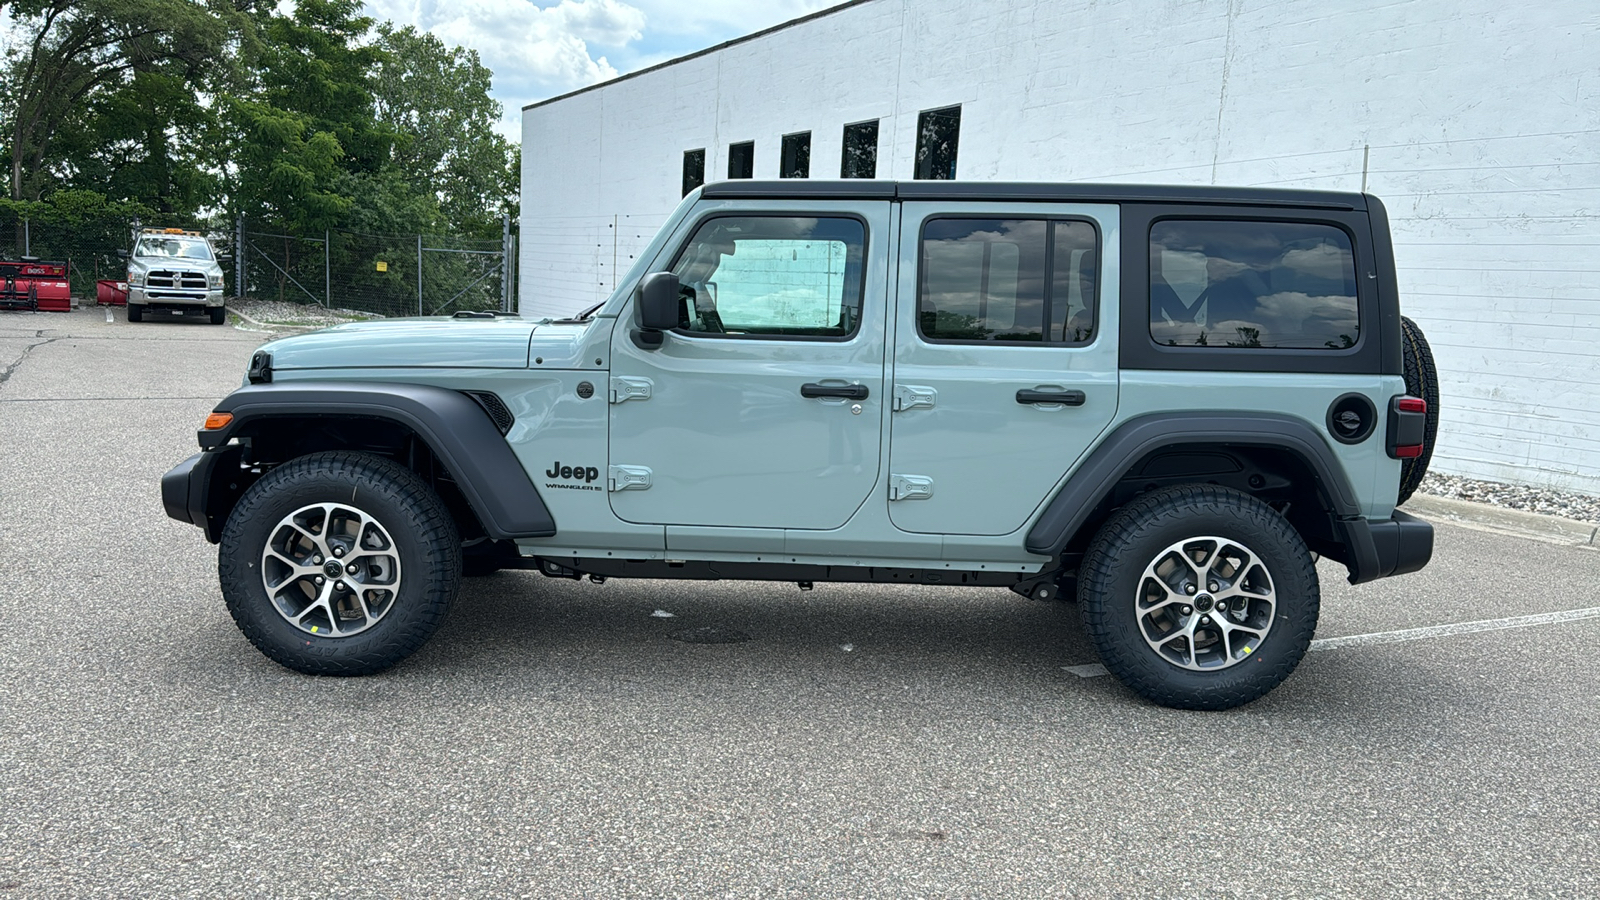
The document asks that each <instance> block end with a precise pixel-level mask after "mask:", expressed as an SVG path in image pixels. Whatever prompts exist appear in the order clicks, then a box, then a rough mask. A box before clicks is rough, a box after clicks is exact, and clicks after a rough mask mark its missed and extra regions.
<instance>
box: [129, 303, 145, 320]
mask: <svg viewBox="0 0 1600 900" xmlns="http://www.w3.org/2000/svg"><path fill="white" fill-rule="evenodd" d="M128 321H129V322H143V321H144V304H143V303H129V304H128Z"/></svg>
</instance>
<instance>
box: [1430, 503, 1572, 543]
mask: <svg viewBox="0 0 1600 900" xmlns="http://www.w3.org/2000/svg"><path fill="white" fill-rule="evenodd" d="M1404 509H1405V511H1406V512H1410V513H1416V514H1417V515H1420V516H1422V517H1423V518H1425V519H1431V520H1434V521H1441V520H1442V521H1446V522H1451V523H1454V524H1457V525H1464V526H1466V527H1468V528H1480V529H1483V530H1485V531H1495V532H1499V533H1502V534H1510V535H1513V536H1516V537H1528V538H1534V539H1535V540H1541V541H1547V542H1550V543H1556V544H1565V545H1568V546H1579V547H1594V548H1596V549H1600V526H1597V525H1596V524H1595V523H1593V522H1580V521H1578V520H1577V519H1564V518H1562V517H1560V516H1547V515H1544V514H1542V513H1531V512H1523V511H1522V510H1520V509H1507V508H1505V507H1503V506H1490V505H1489V504H1487V503H1475V502H1473V501H1471V500H1454V499H1451V498H1448V497H1435V496H1432V495H1430V494H1415V495H1413V496H1412V498H1411V499H1410V500H1408V501H1406V505H1405V507H1404Z"/></svg>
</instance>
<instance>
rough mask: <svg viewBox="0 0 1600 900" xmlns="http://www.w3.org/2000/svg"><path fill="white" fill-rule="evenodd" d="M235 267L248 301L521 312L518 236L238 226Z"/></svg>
mask: <svg viewBox="0 0 1600 900" xmlns="http://www.w3.org/2000/svg"><path fill="white" fill-rule="evenodd" d="M238 235H239V236H238V239H237V240H238V243H239V245H240V247H242V253H241V255H240V257H239V258H238V260H237V261H236V264H235V266H234V268H235V270H236V272H235V278H239V277H242V283H243V285H244V290H243V291H242V292H241V294H242V296H243V297H244V298H246V299H252V300H275V301H280V302H290V303H305V304H313V305H316V306H321V307H325V308H328V309H341V310H350V311H354V312H360V313H367V314H370V315H379V316H416V315H424V316H431V315H450V314H452V313H455V312H459V311H461V310H506V311H511V310H514V309H515V308H516V290H515V273H514V269H515V265H514V264H513V263H509V262H508V260H514V259H515V256H516V254H515V250H514V249H513V246H514V243H515V236H514V235H512V234H511V232H510V228H509V225H507V226H506V227H505V228H504V229H503V233H502V236H501V238H500V239H499V240H485V239H480V238H469V237H461V236H455V235H416V234H363V233H360V232H353V231H332V230H330V231H325V232H323V233H322V234H317V235H288V234H281V233H275V232H270V231H256V230H254V229H252V228H251V227H250V223H249V222H247V221H245V222H241V223H240V224H239V228H238Z"/></svg>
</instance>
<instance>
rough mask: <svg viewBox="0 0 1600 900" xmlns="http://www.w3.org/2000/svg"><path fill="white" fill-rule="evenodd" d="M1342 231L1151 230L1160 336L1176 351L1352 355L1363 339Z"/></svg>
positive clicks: (1278, 225) (1201, 223) (1313, 227)
mask: <svg viewBox="0 0 1600 900" xmlns="http://www.w3.org/2000/svg"><path fill="white" fill-rule="evenodd" d="M1358 312H1359V310H1358V306H1357V303H1356V268H1355V255H1354V252H1353V250H1352V248H1351V242H1350V237H1349V235H1348V234H1346V233H1345V231H1344V230H1343V229H1341V228H1338V227H1336V226H1333V225H1323V224H1315V223H1304V222H1267V221H1257V222H1252V221H1227V220H1203V219H1167V220H1163V221H1159V222H1156V223H1155V224H1154V225H1152V226H1151V228H1150V336H1151V338H1153V339H1154V340H1155V342H1156V343H1158V344H1161V345H1163V346H1168V347H1216V348H1276V349H1287V350H1343V349H1347V348H1350V347H1353V346H1355V344H1356V341H1357V340H1358V339H1359V338H1360V318H1359V315H1358Z"/></svg>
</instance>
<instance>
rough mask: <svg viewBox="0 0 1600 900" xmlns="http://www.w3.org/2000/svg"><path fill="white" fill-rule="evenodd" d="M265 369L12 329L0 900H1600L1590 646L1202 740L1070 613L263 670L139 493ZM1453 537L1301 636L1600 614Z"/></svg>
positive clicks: (1534, 554)
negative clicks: (1098, 672)
mask: <svg viewBox="0 0 1600 900" xmlns="http://www.w3.org/2000/svg"><path fill="white" fill-rule="evenodd" d="M262 337H263V336H262V335H260V334H251V333H246V332H242V331H239V330H236V329H234V328H232V327H218V326H211V325H209V324H203V323H202V322H201V321H181V320H180V321H156V322H153V323H152V322H147V323H145V324H140V325H129V324H127V323H126V322H125V320H124V318H123V315H122V313H121V312H120V311H118V312H117V313H116V314H115V316H114V321H113V322H110V323H107V322H106V321H105V314H104V312H103V311H101V310H92V309H91V310H82V311H77V312H74V313H71V314H47V313H41V314H29V313H0V900H4V898H9V897H121V896H136V897H145V896H148V897H188V896H195V897H217V896H228V897H255V896H261V897H481V896H524V895H526V896H539V897H634V896H648V897H702V896H714V897H774V896H792V897H813V896H820V897H978V896H983V897H1071V896H1078V897H1097V898H1098V897H1163V898H1189V897H1193V898H1200V897H1206V898H1210V897H1274V898H1278V897H1360V898H1378V897H1407V898H1410V897H1454V896H1461V897H1488V896H1492V897H1523V896H1528V897H1592V896H1596V895H1600V753H1597V751H1596V736H1597V735H1600V699H1597V697H1596V692H1597V689H1600V676H1597V674H1596V659H1597V655H1596V650H1595V648H1596V645H1597V643H1600V618H1592V617H1591V618H1585V619H1575V620H1570V621H1559V622H1554V623H1547V624H1540V625H1533V626H1529V627H1514V628H1499V629H1496V630H1486V631H1477V632H1473V633H1467V634H1438V635H1433V636H1426V637H1422V638H1421V639H1416V640H1404V641H1395V642H1387V643H1356V644H1354V645H1342V646H1341V645H1332V646H1329V647H1328V648H1327V649H1325V650H1319V651H1318V652H1314V653H1311V654H1309V655H1308V656H1307V658H1306V660H1305V662H1304V663H1302V665H1301V666H1300V669H1299V670H1298V671H1297V672H1296V673H1295V674H1294V675H1293V676H1292V677H1291V678H1290V679H1289V681H1288V682H1286V683H1285V684H1284V685H1283V686H1282V687H1280V688H1279V689H1278V690H1276V691H1275V692H1273V693H1272V694H1270V695H1268V696H1267V697H1266V698H1264V699H1262V700H1260V701H1258V702H1256V703H1254V704H1251V705H1249V706H1246V707H1244V708H1242V709H1238V710H1233V711H1229V712H1223V713H1197V712H1178V711H1173V710H1167V709H1162V708H1159V707H1155V706H1151V705H1150V704H1148V703H1146V702H1144V701H1142V700H1141V699H1139V698H1138V697H1137V696H1135V695H1134V694H1132V693H1131V692H1129V691H1128V690H1126V689H1124V688H1123V687H1121V686H1120V685H1119V684H1118V683H1117V682H1116V681H1115V680H1114V679H1112V678H1109V677H1103V676H1102V677H1081V676H1080V674H1077V673H1084V674H1088V675H1091V676H1092V675H1093V669H1092V668H1085V667H1089V666H1092V664H1093V663H1094V662H1095V657H1094V653H1093V650H1092V649H1091V648H1090V646H1089V644H1088V642H1087V640H1086V639H1085V637H1084V634H1083V629H1082V626H1081V624H1080V621H1079V612H1078V610H1077V608H1076V607H1075V606H1074V605H1073V604H1071V603H1059V604H1057V603H1037V602H1033V601H1029V600H1025V599H1023V598H1020V597H1018V596H1016V595H1014V594H1011V593H1010V592H1007V591H1002V590H977V589H957V588H910V587H876V586H868V587H862V586H846V585H818V586H817V588H816V590H814V591H810V592H804V593H803V592H801V591H799V590H798V589H797V588H796V586H794V585H782V584H760V583H747V582H729V583H715V584H696V583H684V584H667V583H652V582H645V581H620V580H613V581H610V582H607V583H606V584H604V585H594V584H589V583H577V582H569V581H557V580H550V579H545V578H543V577H541V576H538V575H536V574H533V573H523V572H516V573H502V574H499V575H495V576H491V577H488V578H483V579H474V580H471V581H469V582H468V583H467V586H466V588H465V589H464V590H463V592H462V596H461V598H460V600H459V601H458V602H457V605H456V607H455V609H454V610H453V611H452V613H451V615H450V617H449V619H448V620H447V621H446V623H445V625H444V627H443V628H442V629H441V631H440V632H439V633H438V635H437V636H435V637H434V638H433V640H432V641H431V642H430V643H429V644H428V645H427V646H425V647H424V648H423V649H422V650H421V652H419V653H418V654H416V655H415V656H413V657H412V658H411V659H409V660H407V661H406V662H405V663H403V664H401V665H400V666H398V667H397V668H395V669H393V670H391V671H389V672H387V673H385V674H382V675H378V676H374V677H368V678H359V679H334V678H313V677H307V676H303V675H298V674H296V673H293V672H290V671H288V670H286V669H282V668H280V667H278V666H277V665H275V664H273V663H272V662H270V661H268V660H267V659H266V658H265V657H263V656H261V655H260V654H259V653H257V652H256V651H255V650H254V649H253V648H252V647H251V646H250V645H249V644H248V643H247V642H246V641H245V640H244V638H243V637H242V636H241V635H240V634H239V633H238V631H237V630H236V629H235V628H234V626H233V623H232V621H231V620H230V619H229V617H228V614H227V611H226V610H225V608H224V607H223V604H222V601H221V598H220V595H219V592H218V587H217V581H216V571H215V566H216V556H215V553H216V551H215V548H214V547H213V546H212V545H210V544H207V543H206V542H205V540H204V539H203V537H202V536H201V534H200V532H199V531H198V530H197V529H195V528H193V527H190V526H188V525H183V524H180V523H177V522H174V521H172V520H170V519H168V518H167V517H166V516H165V514H164V513H163V512H162V509H161V503H160V497H159V489H158V484H157V482H158V479H159V478H160V476H161V474H162V473H163V472H164V471H166V470H167V469H168V468H170V467H171V466H172V465H174V464H175V463H177V462H178V461H180V460H181V459H183V458H184V457H185V456H187V455H189V454H190V453H192V452H194V450H195V443H194V430H195V429H196V428H197V427H198V426H199V424H200V422H201V421H202V420H203V418H204V417H205V414H206V413H207V412H208V411H209V410H210V408H211V406H212V405H213V403H214V402H215V401H216V400H217V399H218V398H220V397H221V396H222V395H223V394H225V393H226V392H227V391H229V390H230V389H232V388H233V387H235V386H236V385H238V384H239V382H240V379H241V375H242V373H243V371H244V367H245V364H246V361H247V360H248V358H249V355H250V352H251V350H252V349H253V348H254V347H255V346H256V345H257V344H258V343H259V342H260V341H261V340H262ZM1445 417H1446V421H1447V422H1448V417H1449V413H1448V410H1447V411H1446V412H1445ZM1437 539H1438V544H1437V551H1436V553H1435V557H1434V561H1433V563H1432V565H1431V566H1429V567H1428V568H1427V569H1426V570H1424V571H1423V572H1422V573H1420V574H1417V575H1412V576H1407V577H1403V578H1397V579H1391V580H1387V581H1382V582H1378V583H1375V584H1369V585H1362V586H1359V587H1351V586H1349V585H1346V584H1345V583H1344V579H1343V572H1342V568H1341V567H1339V566H1336V565H1332V564H1329V563H1327V562H1324V563H1322V564H1321V566H1320V567H1319V572H1320V575H1321V578H1322V583H1323V591H1324V599H1323V618H1322V625H1321V627H1320V629H1319V630H1318V636H1319V637H1322V638H1328V637H1342V636H1353V635H1365V634H1373V633H1381V632H1391V631H1396V630H1404V629H1414V628H1425V627H1428V626H1437V625H1449V624H1454V623H1466V622H1475V621H1482V620H1491V619H1501V618H1510V617H1518V616H1526V615H1532V614H1538V613H1552V612H1560V611H1568V610H1582V609H1589V608H1593V607H1596V606H1600V598H1597V592H1596V585H1597V584H1600V551H1597V550H1596V549H1593V548H1590V547H1583V546H1578V543H1579V542H1576V541H1570V540H1567V539H1566V538H1564V537H1560V536H1557V537H1553V538H1552V537H1545V538H1538V539H1536V538H1531V537H1523V536H1518V535H1517V534H1515V533H1508V532H1502V531H1493V530H1486V529H1482V528H1477V527H1470V523H1469V525H1462V524H1454V523H1449V522H1443V521H1441V522H1440V524H1439V526H1438V532H1437ZM658 611H659V612H661V613H670V614H671V616H670V617H669V616H665V615H659V614H658ZM701 628H712V629H721V630H722V632H723V633H724V634H726V633H730V632H739V633H741V634H742V635H744V636H747V637H748V638H749V639H748V640H745V641H740V642H733V643H687V642H684V641H681V640H676V639H674V637H673V635H675V634H679V633H682V632H686V631H692V630H695V629H701Z"/></svg>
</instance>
